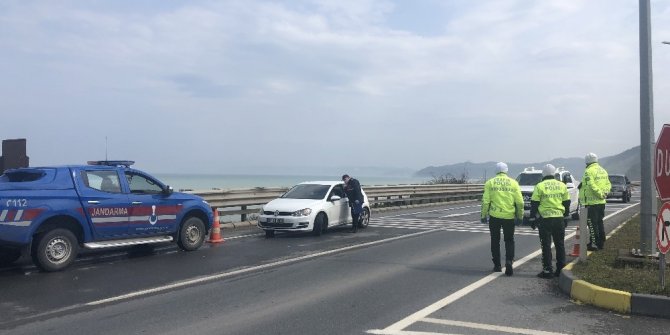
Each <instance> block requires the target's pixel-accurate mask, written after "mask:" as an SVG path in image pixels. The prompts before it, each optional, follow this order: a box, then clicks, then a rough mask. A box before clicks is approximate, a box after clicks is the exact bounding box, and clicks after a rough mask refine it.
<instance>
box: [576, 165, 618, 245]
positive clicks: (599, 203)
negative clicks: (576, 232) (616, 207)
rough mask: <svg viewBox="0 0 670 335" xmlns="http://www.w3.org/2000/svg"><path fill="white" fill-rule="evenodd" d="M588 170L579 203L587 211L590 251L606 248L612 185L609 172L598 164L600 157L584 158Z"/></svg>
mask: <svg viewBox="0 0 670 335" xmlns="http://www.w3.org/2000/svg"><path fill="white" fill-rule="evenodd" d="M584 162H585V163H586V169H585V170H584V176H583V177H582V183H581V185H580V189H579V201H580V202H581V203H582V205H584V206H586V209H587V221H586V222H587V225H588V227H589V243H588V245H587V249H588V250H590V251H593V250H598V249H602V248H604V247H605V225H604V223H603V219H604V217H605V203H607V193H609V192H610V189H611V188H612V184H611V183H610V180H609V176H608V175H607V171H605V169H603V168H602V167H601V166H600V164H598V156H596V154H594V153H592V152H591V153H588V154H587V155H586V157H584Z"/></svg>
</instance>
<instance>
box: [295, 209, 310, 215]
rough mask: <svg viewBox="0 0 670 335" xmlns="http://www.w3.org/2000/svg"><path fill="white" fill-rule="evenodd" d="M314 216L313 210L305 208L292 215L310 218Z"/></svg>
mask: <svg viewBox="0 0 670 335" xmlns="http://www.w3.org/2000/svg"><path fill="white" fill-rule="evenodd" d="M310 214H312V209H311V208H304V209H301V210H298V211H295V212H293V213H291V216H308V215H310Z"/></svg>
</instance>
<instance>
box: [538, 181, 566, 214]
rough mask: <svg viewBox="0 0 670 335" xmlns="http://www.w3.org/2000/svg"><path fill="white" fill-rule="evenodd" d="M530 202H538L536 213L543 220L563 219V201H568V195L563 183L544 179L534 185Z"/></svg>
mask: <svg viewBox="0 0 670 335" xmlns="http://www.w3.org/2000/svg"><path fill="white" fill-rule="evenodd" d="M530 200H531V201H539V202H540V205H539V206H538V208H537V211H538V212H539V213H540V216H542V217H543V218H558V217H563V214H564V213H565V207H564V206H563V201H566V200H570V194H568V188H567V187H566V186H565V184H563V182H561V181H558V180H556V179H553V178H552V179H545V180H543V181H541V182H539V183H537V185H535V189H534V190H533V195H532V196H531V198H530Z"/></svg>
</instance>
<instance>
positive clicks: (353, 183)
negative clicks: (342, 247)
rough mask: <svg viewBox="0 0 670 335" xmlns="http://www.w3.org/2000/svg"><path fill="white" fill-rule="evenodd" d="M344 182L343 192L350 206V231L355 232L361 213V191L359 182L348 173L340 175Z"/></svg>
mask: <svg viewBox="0 0 670 335" xmlns="http://www.w3.org/2000/svg"><path fill="white" fill-rule="evenodd" d="M342 181H343V182H344V192H345V193H346V194H347V198H348V199H349V207H351V232H352V233H355V232H356V231H357V230H358V225H359V223H360V217H361V213H363V192H361V183H359V182H358V180H356V179H355V178H351V177H349V175H348V174H345V175H343V176H342Z"/></svg>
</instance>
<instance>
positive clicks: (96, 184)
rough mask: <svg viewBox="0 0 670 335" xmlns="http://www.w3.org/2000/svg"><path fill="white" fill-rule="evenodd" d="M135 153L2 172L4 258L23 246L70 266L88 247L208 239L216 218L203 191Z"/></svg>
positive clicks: (39, 261)
mask: <svg viewBox="0 0 670 335" xmlns="http://www.w3.org/2000/svg"><path fill="white" fill-rule="evenodd" d="M131 164H134V162H132V161H95V162H88V165H72V166H59V167H36V168H21V169H12V170H7V171H5V172H4V174H3V175H2V176H0V263H4V264H7V263H11V262H14V261H16V260H18V259H19V258H20V256H21V255H22V254H27V255H30V256H31V257H32V260H33V262H34V263H35V265H37V266H38V267H39V268H40V269H42V270H44V271H58V270H61V269H64V268H65V267H67V266H68V265H70V263H72V262H73V261H74V259H75V258H76V257H77V254H78V252H79V250H80V248H86V249H102V248H112V247H122V246H131V245H140V244H152V243H162V242H171V241H176V242H177V244H178V245H179V247H180V248H181V249H183V250H186V251H192V250H196V249H198V248H200V246H202V244H203V242H204V240H205V237H206V235H207V233H208V232H209V229H210V227H211V225H212V222H213V213H212V209H211V207H210V206H209V205H208V204H207V202H205V201H204V200H203V199H202V198H200V197H198V196H195V195H191V194H184V193H178V192H173V190H172V188H171V187H169V186H167V185H164V184H163V183H161V182H160V181H158V180H157V179H156V178H154V177H152V176H150V175H148V174H146V173H144V172H142V171H139V170H135V169H132V168H131V167H130V165H131Z"/></svg>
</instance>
